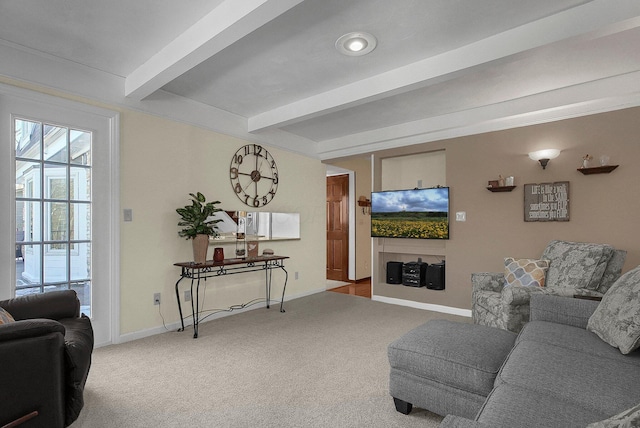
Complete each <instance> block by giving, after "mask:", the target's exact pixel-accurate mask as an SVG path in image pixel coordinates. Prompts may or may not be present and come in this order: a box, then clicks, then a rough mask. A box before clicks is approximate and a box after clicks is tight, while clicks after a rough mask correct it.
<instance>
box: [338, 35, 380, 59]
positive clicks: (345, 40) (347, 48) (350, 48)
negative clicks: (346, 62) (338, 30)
mask: <svg viewBox="0 0 640 428" xmlns="http://www.w3.org/2000/svg"><path fill="white" fill-rule="evenodd" d="M377 44H378V41H377V40H376V38H375V37H373V36H372V35H371V34H369V33H363V32H361V31H355V32H353V33H348V34H345V35H344V36H342V37H340V38H339V39H338V40H336V49H338V52H340V53H341V54H344V55H349V56H361V55H366V54H368V53H369V52H371V51H372V50H374V49H375V48H376V45H377Z"/></svg>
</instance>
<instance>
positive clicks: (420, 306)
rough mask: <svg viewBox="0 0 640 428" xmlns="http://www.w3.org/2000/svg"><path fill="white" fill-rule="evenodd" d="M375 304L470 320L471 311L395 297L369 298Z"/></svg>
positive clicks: (375, 296)
mask: <svg viewBox="0 0 640 428" xmlns="http://www.w3.org/2000/svg"><path fill="white" fill-rule="evenodd" d="M371 300H373V301H375V302H382V303H390V304H392V305H400V306H408V307H410V308H416V309H423V310H425V311H434V312H442V313H445V314H452V315H460V316H461V317H467V318H471V309H461V308H453V307H451V306H442V305H434V304H432V303H422V302H414V301H413V300H404V299H396V298H395V297H386V296H378V295H373V296H371Z"/></svg>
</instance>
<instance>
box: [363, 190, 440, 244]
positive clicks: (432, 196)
mask: <svg viewBox="0 0 640 428" xmlns="http://www.w3.org/2000/svg"><path fill="white" fill-rule="evenodd" d="M371 236H372V237H375V238H415V239H449V188H448V187H434V188H430V189H411V190H390V191H384V192H373V193H372V194H371Z"/></svg>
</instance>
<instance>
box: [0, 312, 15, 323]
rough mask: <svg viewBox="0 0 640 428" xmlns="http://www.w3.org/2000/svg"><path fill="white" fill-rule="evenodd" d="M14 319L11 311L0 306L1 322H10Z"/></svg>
mask: <svg viewBox="0 0 640 428" xmlns="http://www.w3.org/2000/svg"><path fill="white" fill-rule="evenodd" d="M14 321H15V320H14V319H13V317H12V316H11V314H10V313H9V312H7V311H5V310H4V309H3V308H0V324H9V323H10V322H14Z"/></svg>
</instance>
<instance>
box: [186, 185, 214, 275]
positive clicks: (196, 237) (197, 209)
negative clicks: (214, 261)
mask: <svg viewBox="0 0 640 428" xmlns="http://www.w3.org/2000/svg"><path fill="white" fill-rule="evenodd" d="M189 196H191V205H186V206H184V207H183V208H177V209H176V212H177V213H178V214H179V215H180V218H181V220H180V221H179V222H178V226H182V229H181V230H180V231H179V232H178V235H180V236H182V237H183V238H186V239H192V240H193V261H194V262H195V263H204V262H205V261H206V260H207V249H208V248H209V236H214V237H215V236H218V226H217V225H216V223H218V222H220V221H222V220H220V219H214V218H213V217H212V216H213V215H214V213H216V212H218V211H222V210H221V209H220V208H216V204H219V203H220V201H214V202H207V200H206V198H205V196H204V195H203V194H202V193H200V192H198V193H196V194H193V193H189Z"/></svg>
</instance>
